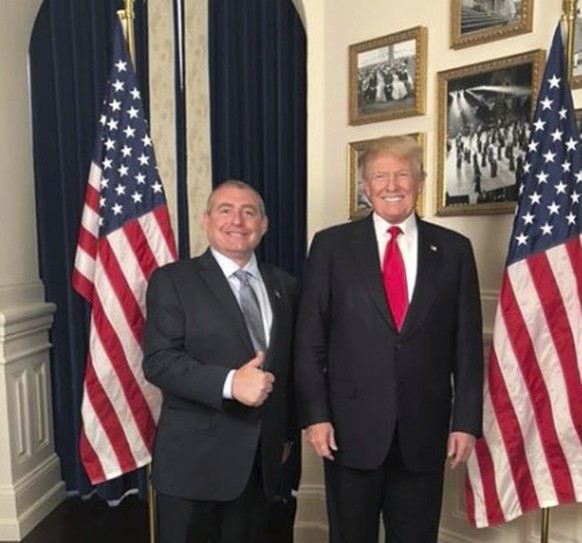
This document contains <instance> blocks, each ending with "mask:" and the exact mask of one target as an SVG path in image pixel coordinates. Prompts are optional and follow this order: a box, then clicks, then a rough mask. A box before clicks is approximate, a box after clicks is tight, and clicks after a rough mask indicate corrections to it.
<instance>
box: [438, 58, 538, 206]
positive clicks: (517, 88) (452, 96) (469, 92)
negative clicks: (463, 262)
mask: <svg viewBox="0 0 582 543" xmlns="http://www.w3.org/2000/svg"><path fill="white" fill-rule="evenodd" d="M544 57H545V54H544V51H542V50H541V49H538V50H535V51H529V52H527V53H521V54H519V55H513V56H510V57H505V58H501V59H497V60H492V61H489V62H483V63H479V64H472V65H470V66H463V67H461V68H455V69H452V70H446V71H443V72H439V73H438V74H437V83H438V144H437V145H438V147H437V215H463V214H473V215H477V214H491V213H509V212H512V211H513V210H514V209H515V204H516V202H517V196H518V194H517V193H518V184H517V180H518V179H519V178H520V177H521V174H522V172H523V167H524V159H525V152H526V150H527V144H528V141H527V139H528V137H527V134H528V131H529V126H530V123H531V116H532V115H533V111H534V108H535V97H536V94H537V91H538V87H539V82H540V77H541V71H542V69H543V64H544Z"/></svg>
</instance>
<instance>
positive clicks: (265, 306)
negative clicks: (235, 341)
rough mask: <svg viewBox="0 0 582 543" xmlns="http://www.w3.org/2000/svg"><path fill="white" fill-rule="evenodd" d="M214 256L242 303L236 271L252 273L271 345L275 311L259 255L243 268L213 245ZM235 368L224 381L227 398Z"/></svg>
mask: <svg viewBox="0 0 582 543" xmlns="http://www.w3.org/2000/svg"><path fill="white" fill-rule="evenodd" d="M210 251H211V253H212V256H213V257H214V258H215V259H216V262H218V265H219V266H220V269H221V270H222V273H224V275H225V277H226V278H227V279H228V284H229V285H230V288H231V289H232V292H233V294H234V295H235V297H236V300H237V302H238V303H239V305H240V295H239V292H240V285H241V283H240V281H239V280H238V279H237V278H236V277H235V276H234V272H236V271H237V270H241V269H242V270H244V271H246V272H248V273H249V274H250V276H249V283H250V286H251V288H252V289H253V290H254V291H255V294H256V295H257V299H258V300H259V306H260V308H261V317H262V318H263V327H264V329H265V340H266V342H267V347H268V346H269V341H270V336H271V326H272V324H273V311H272V309H271V304H270V302H269V295H268V293H267V287H265V282H264V281H263V277H262V276H261V272H260V271H259V266H258V264H257V257H256V256H255V254H254V253H253V255H252V256H251V258H250V260H249V261H248V262H247V263H246V264H245V265H244V266H243V267H242V268H241V267H240V266H239V265H238V264H237V263H236V262H235V261H234V260H231V259H230V258H228V257H226V256H224V255H223V254H222V253H219V252H218V251H217V250H216V249H214V248H213V247H211V248H210ZM234 372H235V370H230V372H229V373H228V375H227V376H226V380H225V381H224V386H223V388H222V396H223V397H224V398H227V399H232V380H233V377H234Z"/></svg>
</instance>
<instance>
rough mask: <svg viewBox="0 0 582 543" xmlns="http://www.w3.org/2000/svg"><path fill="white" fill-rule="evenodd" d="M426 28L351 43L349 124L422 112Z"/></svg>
mask: <svg viewBox="0 0 582 543" xmlns="http://www.w3.org/2000/svg"><path fill="white" fill-rule="evenodd" d="M425 59H426V30H425V29H424V28H422V27H416V28H412V29H410V30H405V31H403V32H399V33H396V34H390V35H388V36H384V37H382V38H377V39H374V40H370V41H367V42H362V43H358V44H355V45H352V46H350V77H349V80H350V82H349V86H350V89H349V93H350V97H349V101H350V124H353V125H354V124H364V123H370V122H376V121H383V120H387V119H395V118H401V117H410V116H413V115H421V114H422V113H424V101H425V98H424V93H425V81H426V66H425V62H426V61H425Z"/></svg>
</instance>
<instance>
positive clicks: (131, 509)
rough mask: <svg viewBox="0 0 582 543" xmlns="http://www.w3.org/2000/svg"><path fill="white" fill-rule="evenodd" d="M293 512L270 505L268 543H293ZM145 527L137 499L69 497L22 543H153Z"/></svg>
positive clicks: (145, 516)
mask: <svg viewBox="0 0 582 543" xmlns="http://www.w3.org/2000/svg"><path fill="white" fill-rule="evenodd" d="M294 512H295V511H294V508H289V507H288V506H283V505H282V504H280V505H274V506H273V509H272V510H271V514H270V520H271V522H270V529H269V535H268V537H267V542H268V543H291V542H292V536H291V535H290V534H291V533H292V516H293V515H294ZM148 526H149V525H148V512H147V505H146V504H145V503H144V502H142V501H140V500H139V499H138V498H134V497H129V498H126V499H125V500H124V501H123V502H122V503H121V504H120V505H119V506H117V507H109V506H108V505H107V504H106V503H105V502H103V501H101V500H100V499H98V498H94V499H91V500H87V501H83V500H81V499H79V498H69V499H67V500H65V501H64V502H63V503H62V504H60V505H59V506H58V507H57V508H56V509H55V510H54V511H53V512H52V513H51V514H50V515H49V516H48V517H47V518H46V519H45V520H43V521H42V522H41V523H40V524H39V525H38V526H37V527H36V528H35V529H34V530H33V531H32V532H30V534H28V535H27V536H26V537H25V538H24V539H23V540H22V543H153V542H151V541H150V537H149V528H148ZM0 543H7V542H4V541H0Z"/></svg>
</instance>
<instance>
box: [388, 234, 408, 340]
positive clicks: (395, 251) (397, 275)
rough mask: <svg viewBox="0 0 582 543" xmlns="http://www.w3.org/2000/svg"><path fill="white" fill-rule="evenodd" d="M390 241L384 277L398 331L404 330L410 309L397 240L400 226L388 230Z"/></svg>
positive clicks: (389, 303) (404, 270) (402, 262)
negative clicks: (406, 316) (403, 324)
mask: <svg viewBox="0 0 582 543" xmlns="http://www.w3.org/2000/svg"><path fill="white" fill-rule="evenodd" d="M388 233H389V234H390V239H389V240H388V243H387V244H386V252H385V253H384V263H383V266H382V275H383V277H384V289H385V290H386V299H387V300H388V306H389V307H390V311H392V317H393V318H394V322H395V323H396V327H397V328H398V330H400V329H401V328H402V323H403V322H404V316H405V315H406V308H407V307H408V289H407V287H406V269H405V268H404V260H403V259H402V253H401V252H400V249H399V247H398V243H397V241H396V240H397V238H398V236H399V235H400V234H401V233H402V230H400V228H398V226H391V227H390V228H388Z"/></svg>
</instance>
